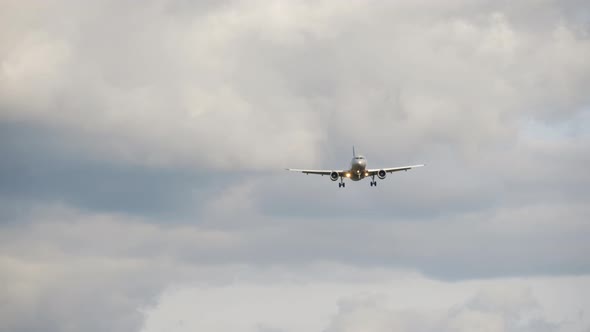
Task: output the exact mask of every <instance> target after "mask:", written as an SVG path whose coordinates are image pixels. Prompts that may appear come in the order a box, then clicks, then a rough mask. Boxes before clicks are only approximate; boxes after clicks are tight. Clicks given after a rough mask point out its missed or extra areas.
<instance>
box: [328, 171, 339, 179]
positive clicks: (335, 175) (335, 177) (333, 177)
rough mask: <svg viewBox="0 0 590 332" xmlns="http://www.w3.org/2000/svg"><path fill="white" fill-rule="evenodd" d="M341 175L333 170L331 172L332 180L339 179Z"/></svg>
mask: <svg viewBox="0 0 590 332" xmlns="http://www.w3.org/2000/svg"><path fill="white" fill-rule="evenodd" d="M339 177H340V176H339V175H338V172H336V171H333V172H332V173H330V180H332V181H337V180H338V178H339Z"/></svg>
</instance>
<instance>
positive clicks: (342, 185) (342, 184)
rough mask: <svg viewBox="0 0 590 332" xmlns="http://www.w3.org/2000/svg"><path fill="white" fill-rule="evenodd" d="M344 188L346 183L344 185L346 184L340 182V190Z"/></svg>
mask: <svg viewBox="0 0 590 332" xmlns="http://www.w3.org/2000/svg"><path fill="white" fill-rule="evenodd" d="M344 187H346V183H344V182H340V183H339V184H338V188H344Z"/></svg>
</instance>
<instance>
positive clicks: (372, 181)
mask: <svg viewBox="0 0 590 332" xmlns="http://www.w3.org/2000/svg"><path fill="white" fill-rule="evenodd" d="M373 186H375V187H377V181H375V175H373V176H372V177H371V187H373Z"/></svg>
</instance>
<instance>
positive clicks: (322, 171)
mask: <svg viewBox="0 0 590 332" xmlns="http://www.w3.org/2000/svg"><path fill="white" fill-rule="evenodd" d="M287 171H291V172H299V173H303V174H319V175H330V174H331V173H332V172H336V173H338V176H344V171H343V170H325V169H296V168H287Z"/></svg>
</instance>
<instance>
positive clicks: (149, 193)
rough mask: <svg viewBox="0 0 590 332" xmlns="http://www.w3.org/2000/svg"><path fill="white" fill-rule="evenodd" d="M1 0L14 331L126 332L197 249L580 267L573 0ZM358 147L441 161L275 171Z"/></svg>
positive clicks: (274, 258)
mask: <svg viewBox="0 0 590 332" xmlns="http://www.w3.org/2000/svg"><path fill="white" fill-rule="evenodd" d="M4 6H5V7H4V8H5V10H3V11H2V12H1V13H0V22H2V23H1V24H0V25H1V27H2V28H1V29H0V153H1V155H2V157H1V159H0V219H1V220H0V221H1V224H0V236H1V237H2V238H3V241H2V244H1V248H2V259H3V261H2V263H0V268H1V269H2V271H4V272H6V273H4V272H3V273H2V274H0V275H2V276H3V277H5V276H6V277H5V278H8V279H7V280H6V282H5V283H4V282H3V283H2V284H5V285H15V284H17V283H18V280H21V279H23V278H25V279H26V284H27V285H28V286H27V287H28V288H27V289H28V290H29V291H31V293H27V292H26V291H22V292H13V293H10V296H7V297H2V298H4V299H7V300H5V301H4V303H3V308H13V307H15V306H12V305H11V304H13V303H21V302H19V301H23V302H22V303H21V304H22V307H21V306H20V304H19V306H16V308H23V310H22V312H18V313H14V314H9V315H6V316H3V318H2V324H0V325H1V328H3V329H8V330H18V329H20V330H35V329H40V328H42V327H43V328H45V329H47V330H64V329H66V325H67V326H70V327H71V329H72V330H81V329H84V330H105V329H107V330H113V331H114V330H126V331H128V330H131V329H133V328H136V327H137V326H138V324H139V318H138V316H137V313H136V312H134V311H133V310H134V309H135V308H137V307H138V306H141V305H143V304H145V303H148V302H149V301H150V298H152V297H153V295H154V294H155V293H157V292H158V291H159V290H160V289H161V288H163V287H165V285H166V284H168V283H169V282H171V280H173V279H174V278H175V276H173V275H172V274H173V273H172V272H174V271H179V270H180V271H181V272H180V273H179V274H181V275H182V274H183V273H185V272H186V271H189V272H186V274H187V275H194V274H193V273H195V272H194V269H198V268H200V267H202V265H203V264H211V265H218V266H225V265H231V264H243V265H246V266H266V267H268V266H271V267H272V266H275V265H280V264H284V265H290V266H306V264H312V263H314V262H318V261H330V262H341V263H345V264H350V265H355V266H362V267H366V266H372V267H383V268H405V269H414V270H418V271H421V272H423V273H426V274H428V275H429V276H433V277H436V278H442V279H452V280H463V279H469V278H485V277H497V276H515V275H516V276H523V275H524V276H530V275H539V274H540V275H546V274H550V275H555V274H587V273H589V265H588V261H587V259H585V257H584V256H583V254H584V253H585V252H588V251H589V248H588V244H587V241H586V238H587V235H588V233H589V231H590V230H588V224H587V222H586V219H587V217H586V216H587V215H588V209H587V208H586V202H587V201H588V198H589V197H588V195H589V193H590V192H589V191H588V189H587V188H588V185H589V184H590V178H589V177H588V172H587V169H588V167H589V166H590V160H589V159H588V154H587V151H588V148H589V144H590V136H589V132H588V129H587V128H588V127H589V125H590V117H589V116H588V108H589V105H590V100H589V99H588V93H587V87H588V86H589V85H590V63H589V62H588V60H587V59H588V58H590V39H589V38H588V31H589V25H588V22H589V21H588V18H589V17H590V14H589V12H590V8H589V7H588V5H587V4H586V3H585V2H583V1H546V2H533V1H530V2H529V1H525V2H519V3H518V4H515V3H508V2H497V1H469V2H466V1H453V2H445V3H443V2H428V1H421V2H413V1H411V2H397V3H387V4H386V3H383V2H376V1H375V2H357V3H343V2H338V1H322V2H319V3H313V4H312V3H306V2H283V3H273V4H270V3H264V2H245V1H243V2H241V1H227V2H208V1H205V2H187V1H152V2H149V3H145V4H143V5H142V6H140V7H138V6H137V5H136V4H135V3H133V2H129V1H127V2H120V1H112V2H110V1H106V2H100V3H98V2H97V3H89V2H84V3H81V2H75V1H54V2H46V3H43V4H30V3H17V2H7V3H5V4H4ZM353 144H355V145H357V148H358V149H360V150H361V151H362V152H363V154H365V155H367V157H368V158H369V162H370V166H379V165H397V164H406V163H415V162H416V163H417V162H424V163H426V164H427V167H425V168H423V169H419V170H415V171H411V172H407V173H403V174H393V175H391V176H389V177H388V178H387V179H386V180H385V181H383V182H380V185H379V187H377V188H369V187H368V185H367V184H366V183H363V182H361V183H351V184H350V185H349V186H348V188H347V190H339V191H338V190H337V188H336V187H335V186H334V183H331V182H330V181H329V180H328V179H327V178H326V177H323V178H322V177H317V178H314V177H312V176H302V175H299V174H288V173H281V172H282V168H284V167H314V168H315V167H323V168H332V167H335V168H343V167H345V166H346V162H347V161H348V158H349V155H350V146H351V145H353ZM55 205H57V206H63V207H64V209H66V210H68V211H75V212H71V213H70V212H68V213H65V214H63V213H61V212H59V213H57V214H56V213H55V211H53V210H52V209H51V208H50V209H47V208H46V207H47V206H55ZM88 262H90V263H91V264H90V265H92V266H89V265H88ZM154 265H155V267H154ZM167 269H168V270H169V271H172V272H166V270H167ZM39 271H42V272H43V273H41V272H39ZM45 271H47V273H48V274H47V276H48V278H49V279H48V280H45V279H43V276H44V275H45V274H44V273H45ZM76 271H79V273H80V275H77V274H76ZM182 271H185V272H182ZM101 273H102V275H103V276H104V279H101V278H98V277H96V276H100V275H101ZM68 276H78V277H79V279H77V280H78V281H79V283H76V280H73V279H74V277H72V279H69V277H68ZM60 277H64V278H66V279H64V280H66V281H67V282H70V283H71V285H72V287H71V288H68V286H67V285H65V284H62V283H60V281H59V280H58V279H59V278H60ZM218 277H219V276H218V275H216V273H215V272H212V273H211V274H209V275H207V276H206V278H205V277H204V278H205V279H207V280H209V281H212V280H216V279H217V278H218ZM224 278H225V277H224ZM229 279H230V280H231V278H229ZM129 280H133V281H134V282H135V281H136V280H140V282H138V284H137V285H131V284H130V283H128V281H129ZM226 280H227V279H226ZM136 286H137V287H136ZM85 288H91V289H92V290H91V291H88V292H85V291H82V290H83V289H85ZM9 290H10V289H8V290H7V289H5V290H4V291H9ZM70 290H73V293H68V291H70ZM64 293H68V294H70V295H68V296H65V297H64V296H63V294H64ZM103 294H108V295H104V296H101V295H103ZM111 295H112V296H113V298H111V297H110V296H111ZM118 296H120V297H118ZM55 298H61V299H62V302H60V303H57V304H56V305H55V306H53V304H55V303H54V302H53V301H52V300H53V299H55ZM89 299H93V300H96V302H97V306H99V307H100V308H102V309H101V310H103V311H104V312H106V313H107V315H112V316H113V317H115V318H114V319H113V321H112V322H104V321H100V319H99V318H97V317H99V316H98V315H97V316H96V317H95V316H92V315H91V314H90V313H88V312H86V311H83V308H84V307H85V304H87V303H89V302H92V301H91V300H89ZM30 307H38V308H42V311H43V312H36V313H38V316H33V314H31V313H30V312H29V313H27V312H26V311H27V308H30ZM472 309H473V308H472ZM480 309H481V308H480ZM480 309H477V310H479V313H481V311H482V310H480ZM40 310H41V309H40ZM465 310H467V309H465ZM477 310H476V311H477ZM69 311H74V312H77V313H78V314H79V317H81V320H74V319H70V316H68V315H67V314H66V313H68V312H69ZM484 311H485V310H484ZM0 312H2V310H0ZM6 312H8V311H6ZM36 317H37V318H38V319H35V318H36ZM105 324H107V325H105ZM260 328H268V329H272V328H274V326H260ZM542 328H544V327H539V329H542Z"/></svg>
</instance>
